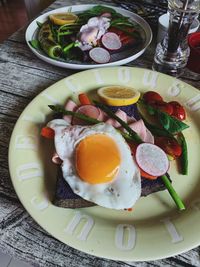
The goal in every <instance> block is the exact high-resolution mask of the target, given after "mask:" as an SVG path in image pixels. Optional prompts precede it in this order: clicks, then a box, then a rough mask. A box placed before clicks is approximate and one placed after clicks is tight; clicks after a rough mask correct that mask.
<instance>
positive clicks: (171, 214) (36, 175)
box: [9, 67, 200, 261]
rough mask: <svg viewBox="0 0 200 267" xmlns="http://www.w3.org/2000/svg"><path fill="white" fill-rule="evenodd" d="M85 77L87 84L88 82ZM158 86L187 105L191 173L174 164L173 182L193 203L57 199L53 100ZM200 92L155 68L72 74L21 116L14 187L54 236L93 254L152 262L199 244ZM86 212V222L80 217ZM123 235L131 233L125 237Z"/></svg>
mask: <svg viewBox="0 0 200 267" xmlns="http://www.w3.org/2000/svg"><path fill="white" fill-rule="evenodd" d="M82 81H84V82H82ZM113 81H114V84H115V85H116V84H118V85H125V86H131V87H134V88H135V89H137V90H139V91H140V92H142V93H143V92H146V91H148V90H154V91H157V92H159V93H160V94H161V95H162V96H163V97H164V99H165V100H166V101H171V100H176V101H178V102H180V103H181V104H182V105H184V107H185V108H186V110H187V120H186V123H187V124H189V126H190V128H189V129H186V130H185V131H184V134H185V137H186V140H187V143H188V150H189V174H188V176H183V175H180V174H178V172H177V168H176V164H175V162H171V167H170V175H171V178H172V180H173V186H174V187H175V189H176V190H177V192H178V194H179V195H180V197H181V198H182V199H183V200H184V202H185V204H186V207H187V209H186V210H185V211H183V212H179V211H178V210H177V208H176V206H175V204H174V202H173V201H172V199H171V197H170V196H169V194H168V192H167V191H162V192H158V193H154V194H152V195H150V196H148V197H142V198H141V199H140V200H139V201H138V202H137V204H136V205H135V207H134V211H133V212H127V211H115V210H110V209H105V208H101V207H90V208H83V209H76V210H71V209H63V208H57V207H55V206H53V205H52V204H51V199H52V197H53V195H54V191H55V182H56V181H55V179H56V166H55V165H54V164H53V163H51V155H52V154H51V153H52V151H53V147H50V146H49V142H47V141H46V140H44V139H42V138H41V137H40V134H39V133H40V128H41V127H42V125H44V124H45V123H46V122H47V121H48V120H49V119H50V118H51V117H50V114H51V112H50V110H49V108H48V106H47V105H49V104H55V103H59V104H61V105H62V104H64V103H65V101H66V99H67V98H68V97H72V99H73V100H77V96H78V94H79V92H88V93H89V94H90V97H92V98H95V97H96V89H98V88H100V87H103V86H108V85H113ZM199 121H200V93H199V91H198V90H197V89H195V88H193V87H192V86H190V85H188V84H186V83H184V82H182V81H179V80H178V79H174V78H172V77H170V76H167V75H164V74H160V73H157V72H153V71H151V70H146V69H140V68H129V67H114V68H100V69H93V70H88V71H84V72H79V73H77V74H74V75H72V76H69V77H67V78H65V79H63V80H61V81H59V82H57V83H55V84H53V85H52V86H50V87H49V88H47V89H46V90H44V91H43V92H42V93H41V94H39V95H38V96H37V97H36V98H35V99H34V100H33V101H32V102H31V103H30V104H29V105H28V106H27V107H26V109H25V110H24V112H23V113H22V114H21V116H20V118H19V120H18V122H17V123H16V126H15V128H14V131H13V134H12V138H11V141H10V147H9V168H10V174H11V179H12V182H13V185H14V188H15V190H16V192H17V195H18V196H19V198H20V200H21V202H22V204H23V205H24V207H25V208H26V210H27V211H28V212H29V213H30V215H31V216H32V217H33V218H34V219H35V221H36V222H38V224H40V225H41V226H42V227H43V228H44V229H45V230H46V231H47V232H49V233H50V234H51V235H52V236H54V237H55V238H57V239H59V240H60V241H62V242H63V243H65V244H68V245H70V246H72V247H74V248H76V249H79V250H81V251H84V252H87V253H89V254H92V255H96V256H100V257H104V258H110V259H115V260H124V261H147V260H156V259H161V258H166V257H170V256H173V255H175V254H178V253H182V252H185V251H187V250H189V249H192V248H194V247H196V246H198V245H199V244H200V231H199V225H200V212H199V211H200V196H199V188H200V164H199V151H200V124H199ZM82 218H83V220H81V219H82ZM123 236H124V238H123Z"/></svg>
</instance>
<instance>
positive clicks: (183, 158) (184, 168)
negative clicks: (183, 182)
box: [178, 133, 188, 175]
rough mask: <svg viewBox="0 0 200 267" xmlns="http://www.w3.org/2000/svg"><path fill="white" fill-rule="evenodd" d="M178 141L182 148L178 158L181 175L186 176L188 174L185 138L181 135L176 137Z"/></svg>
mask: <svg viewBox="0 0 200 267" xmlns="http://www.w3.org/2000/svg"><path fill="white" fill-rule="evenodd" d="M178 141H179V143H180V145H181V147H182V154H181V156H180V158H179V160H180V167H181V173H182V174H183V175H187V174H188V149H187V143H186V140H185V137H184V135H183V134H182V133H180V134H179V135H178Z"/></svg>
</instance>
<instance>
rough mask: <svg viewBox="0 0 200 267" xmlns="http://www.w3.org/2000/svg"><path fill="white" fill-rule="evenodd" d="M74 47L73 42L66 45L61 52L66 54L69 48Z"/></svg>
mask: <svg viewBox="0 0 200 267" xmlns="http://www.w3.org/2000/svg"><path fill="white" fill-rule="evenodd" d="M74 45H75V42H73V43H71V44H68V45H66V46H65V47H64V48H63V52H64V53H66V52H68V51H69V50H70V49H71V48H73V47H74Z"/></svg>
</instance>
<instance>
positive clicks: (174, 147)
mask: <svg viewBox="0 0 200 267" xmlns="http://www.w3.org/2000/svg"><path fill="white" fill-rule="evenodd" d="M155 144H156V145H157V146H159V147H160V148H162V149H163V150H164V151H165V153H166V154H168V155H170V156H172V157H173V158H177V157H179V156H180V155H181V153H182V148H181V145H179V143H178V141H177V140H176V139H175V138H170V137H164V136H162V137H156V138H155Z"/></svg>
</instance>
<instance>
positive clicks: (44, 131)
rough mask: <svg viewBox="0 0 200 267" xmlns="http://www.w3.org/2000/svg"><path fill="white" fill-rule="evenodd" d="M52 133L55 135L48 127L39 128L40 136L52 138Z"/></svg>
mask: <svg viewBox="0 0 200 267" xmlns="http://www.w3.org/2000/svg"><path fill="white" fill-rule="evenodd" d="M54 135H55V132H54V130H53V129H51V128H50V127H43V128H42V130H41V136H43V137H45V138H49V139H52V138H54Z"/></svg>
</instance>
